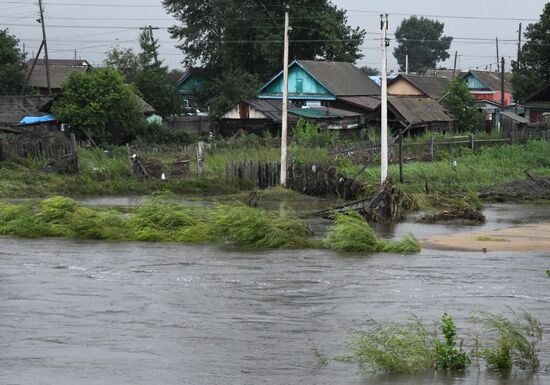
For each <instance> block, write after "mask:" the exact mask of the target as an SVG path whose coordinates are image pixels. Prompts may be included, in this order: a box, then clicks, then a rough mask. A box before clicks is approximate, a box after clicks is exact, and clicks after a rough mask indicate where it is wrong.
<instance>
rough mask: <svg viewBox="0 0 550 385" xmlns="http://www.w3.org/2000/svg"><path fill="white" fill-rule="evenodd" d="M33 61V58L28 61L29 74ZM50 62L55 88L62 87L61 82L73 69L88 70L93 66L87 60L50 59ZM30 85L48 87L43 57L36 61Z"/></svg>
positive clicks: (52, 85)
mask: <svg viewBox="0 0 550 385" xmlns="http://www.w3.org/2000/svg"><path fill="white" fill-rule="evenodd" d="M32 62H33V61H32V60H30V61H28V62H27V74H28V73H29V71H30V70H31V68H32ZM48 63H49V67H50V86H51V88H53V89H60V88H61V84H62V83H63V82H64V81H65V80H66V79H67V78H68V77H69V75H70V74H71V73H72V72H73V71H77V72H86V71H88V70H89V69H90V68H92V66H91V65H90V64H89V63H88V62H87V61H86V60H65V59H50V60H48ZM28 86H29V87H35V88H48V80H47V76H46V62H45V61H44V60H43V59H39V60H37V61H36V66H35V67H34V70H33V71H32V75H31V78H30V79H29V83H28Z"/></svg>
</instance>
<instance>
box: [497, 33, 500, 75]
mask: <svg viewBox="0 0 550 385" xmlns="http://www.w3.org/2000/svg"><path fill="white" fill-rule="evenodd" d="M499 62H500V55H499V54H498V37H497V71H500V66H499V64H498V63H499Z"/></svg>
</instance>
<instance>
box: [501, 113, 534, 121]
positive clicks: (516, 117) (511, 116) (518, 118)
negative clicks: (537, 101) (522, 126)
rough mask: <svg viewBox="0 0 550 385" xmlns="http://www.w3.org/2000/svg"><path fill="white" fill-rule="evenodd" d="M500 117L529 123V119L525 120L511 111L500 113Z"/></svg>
mask: <svg viewBox="0 0 550 385" xmlns="http://www.w3.org/2000/svg"><path fill="white" fill-rule="evenodd" d="M500 116H505V117H507V118H510V119H512V120H515V121H516V122H518V123H529V119H525V118H524V117H523V116H519V115H518V114H515V113H513V112H511V111H503V112H501V113H500Z"/></svg>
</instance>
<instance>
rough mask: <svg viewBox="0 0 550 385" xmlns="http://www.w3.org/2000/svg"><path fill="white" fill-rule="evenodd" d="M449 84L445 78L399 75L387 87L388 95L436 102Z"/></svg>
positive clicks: (448, 80)
mask: <svg viewBox="0 0 550 385" xmlns="http://www.w3.org/2000/svg"><path fill="white" fill-rule="evenodd" d="M449 82H450V79H449V78H446V77H435V76H420V75H405V74H400V75H398V76H397V77H396V78H395V79H394V80H392V82H391V83H390V84H389V85H388V94H389V95H394V96H415V97H421V98H432V99H435V100H437V99H439V98H440V97H441V96H443V94H444V92H445V88H446V87H447V86H448V85H449Z"/></svg>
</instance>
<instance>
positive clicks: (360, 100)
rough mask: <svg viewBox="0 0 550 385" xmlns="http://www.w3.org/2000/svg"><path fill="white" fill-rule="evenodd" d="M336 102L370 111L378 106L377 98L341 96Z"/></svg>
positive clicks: (378, 100)
mask: <svg viewBox="0 0 550 385" xmlns="http://www.w3.org/2000/svg"><path fill="white" fill-rule="evenodd" d="M338 100H341V101H343V102H345V103H349V104H351V105H353V106H356V107H361V108H364V109H366V110H370V111H373V110H375V109H377V108H378V106H379V105H380V97H379V96H343V97H339V98H338Z"/></svg>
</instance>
